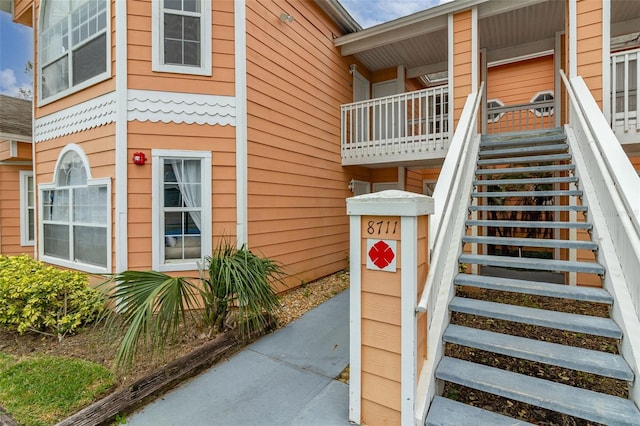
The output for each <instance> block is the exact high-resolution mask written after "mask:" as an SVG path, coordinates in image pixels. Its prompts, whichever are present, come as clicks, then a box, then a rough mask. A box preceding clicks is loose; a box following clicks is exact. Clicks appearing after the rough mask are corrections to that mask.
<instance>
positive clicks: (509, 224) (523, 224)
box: [465, 220, 591, 229]
mask: <svg viewBox="0 0 640 426" xmlns="http://www.w3.org/2000/svg"><path fill="white" fill-rule="evenodd" d="M465 224H466V225H467V226H489V227H494V228H495V227H503V228H553V229H556V228H570V229H574V228H575V229H591V224H590V223H588V222H552V221H521V220H467V221H466V222H465Z"/></svg>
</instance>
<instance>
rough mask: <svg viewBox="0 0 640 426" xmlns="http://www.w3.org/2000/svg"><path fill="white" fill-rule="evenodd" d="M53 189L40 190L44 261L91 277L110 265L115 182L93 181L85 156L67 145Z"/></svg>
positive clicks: (41, 246)
mask: <svg viewBox="0 0 640 426" xmlns="http://www.w3.org/2000/svg"><path fill="white" fill-rule="evenodd" d="M53 182H54V183H53V184H50V185H41V186H40V197H41V200H42V202H41V205H42V211H41V225H42V226H41V230H40V232H41V238H40V256H41V259H42V260H44V261H46V262H49V263H54V264H58V265H61V266H66V267H70V268H74V269H81V270H85V271H88V272H106V271H107V270H108V267H109V265H110V261H109V257H110V255H109V253H110V246H111V244H110V237H109V232H110V231H109V229H110V226H109V223H110V220H109V217H110V210H111V209H110V202H109V198H110V197H109V194H110V180H109V179H91V175H90V173H89V167H88V163H87V160H86V158H85V156H84V153H83V152H82V150H80V148H78V147H77V146H75V145H68V146H67V147H65V149H64V150H63V151H62V153H61V154H60V158H59V159H58V163H57V164H56V170H55V172H54V181H53Z"/></svg>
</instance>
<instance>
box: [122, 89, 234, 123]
mask: <svg viewBox="0 0 640 426" xmlns="http://www.w3.org/2000/svg"><path fill="white" fill-rule="evenodd" d="M127 119H128V120H129V121H133V120H137V121H151V122H153V123H157V122H159V121H161V122H163V123H187V124H194V123H195V124H208V125H212V126H213V125H216V124H217V125H221V126H235V125H236V100H235V98H234V97H232V96H217V95H200V94H192V93H174V92H159V91H150V90H129V91H128V105H127Z"/></svg>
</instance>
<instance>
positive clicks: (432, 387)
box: [415, 135, 481, 425]
mask: <svg viewBox="0 0 640 426" xmlns="http://www.w3.org/2000/svg"><path fill="white" fill-rule="evenodd" d="M480 140H481V135H476V136H475V137H474V138H473V139H472V141H471V143H470V146H469V149H468V152H467V153H466V156H465V155H463V158H465V159H472V160H471V161H472V162H475V161H476V160H477V158H478V151H479V149H480ZM463 173H464V174H463V176H462V177H461V181H460V183H459V184H460V185H462V187H461V188H460V189H459V191H455V192H457V194H459V195H458V197H459V198H458V199H457V203H451V205H450V207H451V208H450V209H449V211H451V212H452V213H451V214H454V215H455V216H453V217H451V218H450V219H449V220H451V221H453V225H452V226H451V227H450V228H447V229H443V230H445V231H447V232H442V233H441V234H440V238H438V240H437V241H436V242H435V246H434V248H433V258H432V259H431V260H432V263H431V265H430V269H429V275H428V277H427V282H426V285H425V288H424V291H423V296H422V297H421V303H420V304H419V305H418V307H417V308H416V311H417V312H427V313H429V312H428V310H427V309H428V308H427V306H421V305H422V301H423V300H425V295H426V296H427V299H429V298H433V297H434V296H435V303H433V304H430V305H431V306H433V309H432V313H431V314H430V315H429V316H428V331H427V342H430V343H428V344H427V355H426V357H427V359H426V360H425V362H424V364H423V366H422V370H421V372H420V376H419V377H418V386H417V389H416V399H415V401H416V406H415V422H416V425H424V424H425V420H426V417H427V413H428V411H429V406H430V404H431V401H433V398H434V397H435V396H436V395H441V394H442V391H443V388H442V387H443V384H442V383H440V382H439V381H438V380H437V379H436V377H435V376H436V368H437V367H438V364H439V363H440V360H441V359H442V357H443V355H444V340H443V336H444V332H445V330H446V328H447V326H448V325H449V320H450V311H449V303H450V302H451V300H452V299H453V296H454V285H453V281H454V278H455V277H456V275H457V274H458V258H459V257H460V255H461V254H462V237H463V235H464V233H465V230H466V227H465V221H466V219H467V217H468V214H469V211H468V209H467V207H468V206H469V204H470V203H469V200H470V196H471V191H472V189H473V179H474V175H475V172H474V169H473V167H467V168H465V169H464V171H463ZM456 205H459V206H462V208H458V209H455V206H456ZM445 215H446V212H445ZM444 219H445V220H446V218H444ZM443 225H446V223H443ZM440 265H443V266H440ZM436 280H438V281H439V283H436ZM434 288H437V290H438V291H437V294H432V292H433V291H434ZM433 342H437V343H433ZM438 387H439V388H438Z"/></svg>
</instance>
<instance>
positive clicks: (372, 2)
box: [340, 0, 450, 28]
mask: <svg viewBox="0 0 640 426" xmlns="http://www.w3.org/2000/svg"><path fill="white" fill-rule="evenodd" d="M447 1H450V0H397V1H388V0H340V2H341V3H342V5H343V6H344V7H345V8H346V9H347V10H348V11H349V13H351V15H352V16H353V17H354V18H355V20H356V21H358V23H359V24H360V25H362V27H363V28H368V27H371V26H374V25H377V24H380V23H382V22H387V21H391V20H393V19H396V18H400V17H402V16H407V15H411V14H412V13H416V12H419V11H421V10H425V9H429V8H430V7H433V6H437V5H439V4H441V3H446V2H447Z"/></svg>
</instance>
